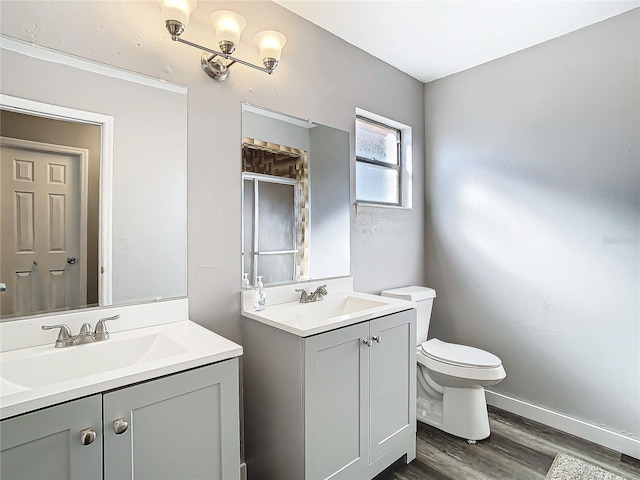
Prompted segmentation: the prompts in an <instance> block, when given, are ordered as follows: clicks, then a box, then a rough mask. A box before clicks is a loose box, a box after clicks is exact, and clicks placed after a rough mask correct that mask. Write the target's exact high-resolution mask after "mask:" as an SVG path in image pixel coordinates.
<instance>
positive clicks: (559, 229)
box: [425, 10, 640, 439]
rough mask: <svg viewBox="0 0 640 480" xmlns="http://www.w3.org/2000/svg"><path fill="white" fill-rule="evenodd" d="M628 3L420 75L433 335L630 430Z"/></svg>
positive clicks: (583, 415)
mask: <svg viewBox="0 0 640 480" xmlns="http://www.w3.org/2000/svg"><path fill="white" fill-rule="evenodd" d="M639 23H640V22H639V11H638V10H635V11H631V12H629V13H625V14H623V15H620V16H618V17H614V18H612V19H610V20H607V21H604V22H602V23H598V24H595V25H593V26H590V27H587V28H584V29H582V30H578V31H576V32H574V33H571V34H569V35H566V36H563V37H560V38H557V39H554V40H551V41H549V42H546V43H543V44H541V45H538V46H535V47H533V48H529V49H527V50H524V51H521V52H519V53H516V54H513V55H510V56H508V57H505V58H502V59H499V60H496V61H493V62H490V63H487V64H485V65H481V66H479V67H476V68H473V69H471V70H468V71H466V72H462V73H459V74H456V75H453V76H450V77H447V78H444V79H442V80H438V81H435V82H432V83H429V84H427V85H426V87H425V105H426V132H427V135H426V158H427V172H426V191H427V203H428V214H427V220H426V231H427V234H426V235H427V251H426V253H427V263H426V265H427V272H426V273H427V284H428V285H429V286H431V287H433V288H435V289H436V290H437V294H438V297H437V298H436V301H435V303H434V310H433V317H432V327H431V331H430V334H431V336H436V337H438V338H441V339H443V340H448V341H453V342H460V343H465V344H469V345H475V346H478V347H481V348H484V349H487V350H489V351H491V352H493V353H495V354H497V355H498V356H500V357H501V358H502V361H503V363H504V366H505V369H506V371H507V378H506V380H504V381H503V382H502V383H500V384H499V385H497V386H496V387H494V388H495V390H496V391H499V392H503V393H504V394H506V395H510V396H512V397H515V398H518V399H522V400H525V401H527V402H530V403H533V404H536V405H540V406H543V407H546V408H549V409H551V410H554V411H557V412H563V413H566V414H568V415H569V416H572V417H574V418H577V419H581V420H585V421H587V422H589V423H592V424H595V425H600V426H603V427H604V428H606V429H609V430H612V431H615V432H622V433H623V434H624V435H627V434H629V433H631V434H633V437H634V438H636V439H638V437H639V436H640V321H639V319H640V311H639V307H640V305H639V298H640V288H639V267H640V261H639V260H640V255H639V248H640V247H639V241H638V239H639V236H638V235H639V227H640V225H639V224H640V209H639V191H640V188H639V180H640V178H639V175H640V159H639V152H638V150H639V145H640V137H639V135H640V133H639V132H640V108H639V107H640V99H639V94H638V89H639V85H640V78H639V72H640V64H639V62H640V52H639V44H640V42H639V35H640V34H639V28H638V27H639Z"/></svg>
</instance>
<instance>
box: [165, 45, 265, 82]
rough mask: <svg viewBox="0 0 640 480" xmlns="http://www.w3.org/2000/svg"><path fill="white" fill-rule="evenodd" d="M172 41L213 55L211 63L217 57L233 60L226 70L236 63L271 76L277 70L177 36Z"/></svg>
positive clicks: (210, 58)
mask: <svg viewBox="0 0 640 480" xmlns="http://www.w3.org/2000/svg"><path fill="white" fill-rule="evenodd" d="M171 39H172V40H174V41H176V42H180V43H184V44H185V45H189V46H190V47H194V48H197V49H200V50H203V51H205V52H208V53H210V54H212V55H213V56H212V57H209V58H208V60H209V61H211V60H213V59H214V58H215V57H222V58H224V59H225V60H231V63H229V64H228V65H226V66H225V67H226V68H229V67H230V66H231V65H233V64H234V63H240V64H242V65H245V66H247V67H251V68H255V69H256V70H260V71H261V72H265V73H268V74H269V75H271V74H272V73H273V70H275V68H276V67H275V65H274V66H273V67H272V68H266V67H260V66H258V65H254V64H253V63H250V62H245V61H244V60H240V59H239V58H235V57H233V56H231V55H229V54H227V53H222V52H218V51H217V50H212V49H210V48H207V47H203V46H202V45H198V44H197V43H193V42H190V41H189V40H185V39H183V38H182V37H179V36H177V35H171ZM227 75H228V73H227ZM225 78H226V77H225Z"/></svg>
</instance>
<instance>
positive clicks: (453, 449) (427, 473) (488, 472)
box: [375, 407, 640, 480]
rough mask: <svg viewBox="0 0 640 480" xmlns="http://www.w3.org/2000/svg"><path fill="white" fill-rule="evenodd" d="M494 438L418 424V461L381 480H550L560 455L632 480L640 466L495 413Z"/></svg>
mask: <svg viewBox="0 0 640 480" xmlns="http://www.w3.org/2000/svg"><path fill="white" fill-rule="evenodd" d="M489 423H490V426H491V436H489V438H487V439H485V440H481V441H478V442H477V443H476V444H475V445H469V444H468V443H467V441H466V440H464V439H461V438H457V437H454V436H452V435H449V434H447V433H444V432H442V431H440V430H438V429H437V428H433V427H430V426H428V425H425V424H423V423H420V422H418V440H417V455H416V459H415V460H414V461H413V462H411V463H410V464H408V465H405V464H404V463H403V462H402V461H399V462H397V463H396V464H394V465H392V466H391V467H390V468H388V469H387V470H385V471H384V472H382V473H381V474H380V475H378V476H377V477H376V479H375V480H416V479H420V480H538V479H539V480H544V478H545V476H546V474H547V472H548V471H549V467H551V463H552V462H553V459H554V458H555V456H556V454H557V453H567V454H569V455H572V456H574V457H578V458H581V459H582V460H585V461H587V462H589V463H592V464H594V465H597V466H599V467H601V468H604V469H605V470H609V471H610V472H613V473H615V474H616V475H619V476H621V477H623V478H627V479H629V480H640V460H637V459H635V458H632V457H629V456H627V455H621V454H620V453H619V452H615V451H613V450H610V449H608V448H605V447H602V446H600V445H596V444H594V443H591V442H588V441H586V440H582V439H581V438H578V437H574V436H572V435H568V434H566V433H563V432H560V431H558V430H556V429H553V428H551V427H547V426H546V425H542V424H540V423H537V422H533V421H531V420H527V419H525V418H522V417H520V416H518V415H514V414H512V413H509V412H505V411H504V410H499V409H497V408H493V407H489Z"/></svg>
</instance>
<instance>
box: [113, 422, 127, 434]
mask: <svg viewBox="0 0 640 480" xmlns="http://www.w3.org/2000/svg"><path fill="white" fill-rule="evenodd" d="M127 428H129V422H127V421H126V420H125V419H124V418H119V419H117V420H114V421H113V431H114V432H115V434H116V435H121V434H123V433H124V432H126V431H127Z"/></svg>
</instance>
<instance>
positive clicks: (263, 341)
mask: <svg viewBox="0 0 640 480" xmlns="http://www.w3.org/2000/svg"><path fill="white" fill-rule="evenodd" d="M415 315H416V314H415V310H406V311H403V312H399V313H395V314H392V315H387V316H383V317H380V318H376V319H373V320H370V321H365V322H361V323H357V324H355V325H351V326H347V327H344V328H339V329H335V330H330V331H328V332H324V333H320V334H318V335H313V336H310V337H306V338H303V337H298V336H296V335H293V334H291V333H288V332H285V331H283V330H279V329H277V328H274V327H271V326H267V325H264V324H262V323H260V322H258V321H255V320H252V319H249V318H244V319H243V328H244V331H243V343H244V356H243V358H244V365H243V373H244V405H245V458H246V462H247V472H248V475H249V478H250V479H251V478H260V479H282V478H296V479H326V478H331V479H336V480H337V479H353V478H358V479H367V478H373V477H374V476H375V475H377V474H378V473H379V472H381V471H382V470H384V469H385V468H386V467H387V466H389V465H390V464H391V463H393V462H394V461H395V460H397V459H398V458H400V457H402V456H404V455H406V460H407V461H411V460H413V459H414V458H415V441H416V439H415V431H416V423H415V398H416V396H415V365H416V364H415V338H416V333H415ZM376 339H377V340H376Z"/></svg>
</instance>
